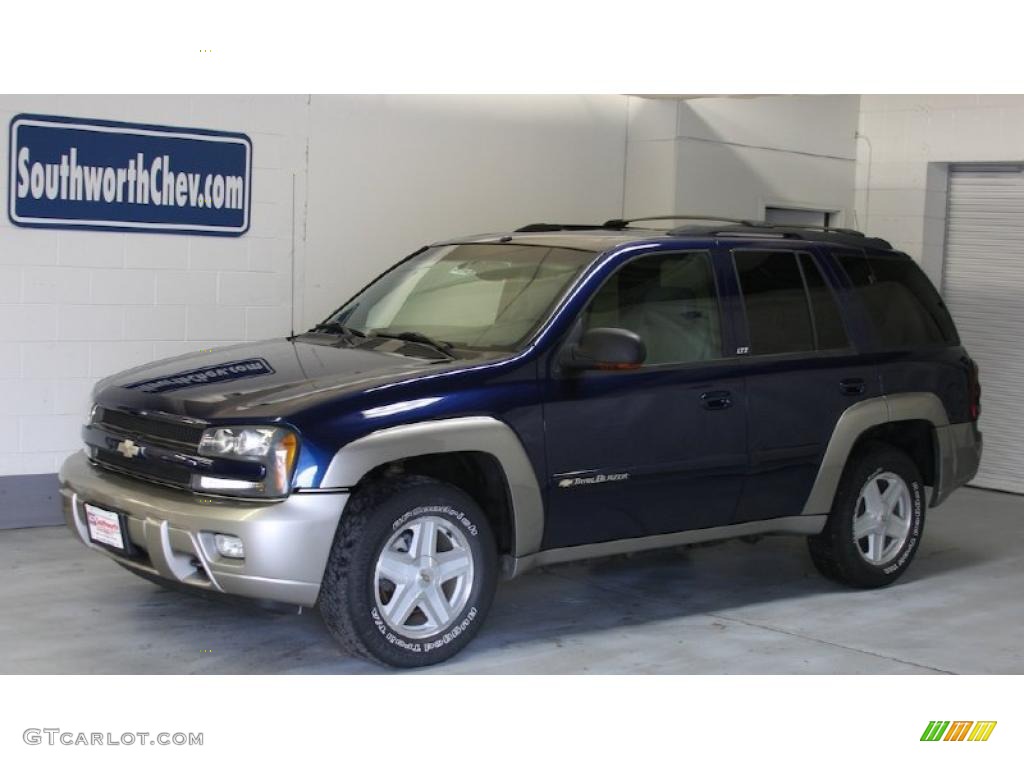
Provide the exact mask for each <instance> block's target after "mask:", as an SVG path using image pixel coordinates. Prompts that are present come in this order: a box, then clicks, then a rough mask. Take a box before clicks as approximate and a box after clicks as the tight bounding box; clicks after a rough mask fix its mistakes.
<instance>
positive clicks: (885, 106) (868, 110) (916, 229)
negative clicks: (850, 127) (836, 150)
mask: <svg viewBox="0 0 1024 768" xmlns="http://www.w3.org/2000/svg"><path fill="white" fill-rule="evenodd" d="M858 131H859V133H860V134H861V137H862V138H861V139H860V140H859V141H858V142H857V175H856V188H857V189H856V196H855V199H856V211H857V221H858V222H859V224H860V226H861V227H864V228H866V229H868V230H870V231H871V232H872V233H873V234H877V235H879V236H881V237H885V238H887V239H889V240H891V241H892V242H893V244H894V245H896V246H897V247H899V248H901V249H903V250H905V251H907V252H908V253H909V254H910V255H911V256H913V257H914V258H915V259H918V260H919V261H920V262H921V265H922V267H923V268H924V270H925V271H926V272H927V273H928V275H929V276H930V277H931V278H932V280H933V281H934V282H935V283H936V284H937V285H938V284H940V283H941V279H942V262H943V258H944V249H945V245H944V236H945V217H946V184H947V172H948V167H949V165H950V164H952V163H972V162H978V163H980V162H1021V161H1024V96H1019V95H918V96H915V95H883V96H862V97H861V110H860V119H859V125H858Z"/></svg>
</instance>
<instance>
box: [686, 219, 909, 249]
mask: <svg viewBox="0 0 1024 768" xmlns="http://www.w3.org/2000/svg"><path fill="white" fill-rule="evenodd" d="M669 234H670V235H674V236H676V237H679V236H682V235H690V236H693V235H699V236H702V237H765V238H780V239H788V240H817V241H819V242H826V243H836V244H837V245H849V246H853V247H858V248H865V247H867V248H881V249H883V250H892V244H891V243H889V241H888V240H883V239H882V238H880V237H868V236H867V235H865V234H864V233H863V232H858V231H857V230H856V229H846V228H844V227H818V226H796V225H793V224H769V223H768V222H748V223H745V224H742V225H740V226H738V227H716V226H708V227H700V226H692V225H691V226H685V227H677V228H676V229H672V230H669Z"/></svg>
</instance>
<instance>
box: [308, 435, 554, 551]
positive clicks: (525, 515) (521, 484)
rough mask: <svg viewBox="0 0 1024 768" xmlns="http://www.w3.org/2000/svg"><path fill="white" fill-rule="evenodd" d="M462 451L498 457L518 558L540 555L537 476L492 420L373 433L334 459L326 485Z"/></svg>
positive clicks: (348, 483) (343, 484) (514, 440)
mask: <svg viewBox="0 0 1024 768" xmlns="http://www.w3.org/2000/svg"><path fill="white" fill-rule="evenodd" d="M458 451H476V452H479V453H486V454H490V455H491V456H493V457H494V458H495V459H497V461H498V463H499V464H500V465H501V468H502V469H503V470H504V472H505V478H506V481H507V482H508V490H509V495H510V497H511V503H512V522H513V528H514V534H515V540H514V544H513V549H514V552H513V555H514V556H515V557H522V556H523V555H529V554H533V553H534V552H536V551H538V550H539V549H540V544H541V539H542V537H543V535H544V503H543V499H542V497H541V492H540V486H539V484H538V483H537V475H536V473H535V472H534V471H533V465H532V464H531V463H530V459H529V457H528V456H527V455H526V451H525V449H524V448H523V444H522V443H521V442H520V440H519V437H518V436H517V435H516V433H515V432H513V431H512V428H511V427H509V426H508V425H507V424H505V423H504V422H502V421H498V420H497V419H494V418H492V417H490V416H464V417H460V418H454V419H441V420H438V421H421V422H417V423H415V424H403V425H400V426H397V427H388V428H387V429H381V430H378V431H377V432H371V433H370V434H369V435H366V436H365V437H361V438H359V439H358V440H353V441H352V442H351V443H349V444H348V445H346V446H345V447H343V448H342V449H341V450H339V451H338V452H337V453H336V454H335V455H334V457H333V458H332V459H331V463H330V464H329V465H328V466H327V472H326V473H325V474H324V478H323V481H322V482H321V483H320V487H321V488H351V487H352V486H354V485H356V484H357V483H358V482H359V481H360V479H362V477H363V476H364V475H365V474H366V473H367V472H369V471H370V470H371V469H373V468H375V467H379V466H380V465H381V464H387V463H388V462H391V461H398V460H399V459H408V458H412V457H413V456H423V455H426V454H437V453H455V452H458Z"/></svg>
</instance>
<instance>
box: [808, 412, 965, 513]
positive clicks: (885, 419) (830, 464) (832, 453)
mask: <svg viewBox="0 0 1024 768" xmlns="http://www.w3.org/2000/svg"><path fill="white" fill-rule="evenodd" d="M911 420H914V421H918V420H919V421H927V422H930V423H931V425H932V427H933V429H934V430H935V436H936V445H937V449H938V453H939V456H938V460H939V463H938V466H937V467H936V470H937V473H938V474H939V476H940V477H943V476H944V475H945V474H946V472H945V468H944V464H945V463H946V462H947V461H948V460H949V459H948V458H947V457H948V456H949V454H950V451H949V450H947V446H946V445H945V442H946V441H947V435H948V431H949V430H948V429H947V428H948V427H949V417H948V416H947V414H946V409H945V407H944V406H943V405H942V401H941V400H940V399H939V398H938V396H937V395H935V394H934V393H932V392H905V393H901V394H896V395H883V396H881V397H872V398H869V399H867V400H861V401H860V402H859V403H855V404H854V405H851V406H850V407H849V408H847V409H846V410H845V411H843V413H842V415H841V416H840V417H839V421H838V422H836V426H835V429H834V430H832V438H831V439H830V440H829V442H828V447H827V448H826V449H825V455H824V457H823V458H822V461H821V466H819V467H818V475H817V477H816V478H815V480H814V485H813V486H812V488H811V493H810V495H809V496H808V497H807V502H806V503H805V504H804V508H803V512H802V513H801V514H804V515H821V514H828V513H829V511H831V509H832V501H833V499H835V495H836V490H837V489H838V487H839V479H840V478H841V477H842V474H843V469H845V467H846V462H847V460H848V459H849V458H850V452H851V451H852V450H853V446H854V445H855V444H856V442H857V440H858V439H859V438H860V436H861V435H863V434H864V433H865V432H866V431H867V430H869V429H871V428H872V427H876V426H879V425H881V424H887V423H889V422H892V421H911ZM940 485H941V482H940V483H936V488H935V491H934V493H933V504H934V503H937V501H935V499H937V498H939V497H940V495H939V486H940Z"/></svg>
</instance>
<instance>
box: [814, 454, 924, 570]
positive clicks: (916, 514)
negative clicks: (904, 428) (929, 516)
mask: <svg viewBox="0 0 1024 768" xmlns="http://www.w3.org/2000/svg"><path fill="white" fill-rule="evenodd" d="M885 473H892V474H894V475H897V476H899V478H901V479H902V480H903V482H904V483H906V486H907V489H908V490H909V499H910V510H909V517H908V520H909V530H908V532H907V536H906V539H905V541H904V542H903V544H902V545H901V546H899V547H898V548H897V549H895V550H894V551H893V552H892V553H891V554H889V555H888V556H887V558H886V560H885V561H884V562H882V563H879V564H877V565H876V564H874V563H871V562H868V560H867V559H866V555H865V554H864V552H865V549H866V547H865V546H864V543H863V542H864V539H862V540H861V542H860V543H858V542H857V541H855V538H854V520H855V519H856V518H857V517H858V516H859V515H861V516H862V515H863V514H864V505H863V503H862V502H861V501H860V495H861V491H862V489H864V488H865V487H866V486H867V484H868V482H869V481H871V480H876V479H877V483H878V485H879V487H881V486H885V485H886V481H885V480H884V474H885ZM925 507H926V500H925V492H924V484H923V483H922V481H921V473H920V472H919V471H918V469H917V465H915V464H914V462H913V461H912V460H911V459H910V457H909V456H907V455H906V454H905V453H903V452H902V451H900V450H899V449H897V448H894V447H892V446H890V445H887V444H884V443H872V444H869V445H867V446H864V447H863V448H862V449H860V450H858V451H857V452H856V453H855V454H854V455H852V456H851V457H850V459H849V461H848V463H847V466H846V469H845V470H844V472H843V476H842V479H841V480H840V482H839V488H838V489H837V491H836V497H835V500H834V501H833V504H832V511H831V514H829V518H828V523H827V524H826V526H825V530H824V531H823V532H822V533H821V534H819V535H818V536H812V537H810V538H809V539H808V546H809V549H810V552H811V560H812V561H813V562H814V565H815V566H816V567H817V569H818V570H819V571H820V572H821V574H822V575H823V576H825V577H826V578H829V579H831V580H832V581H836V582H839V583H840V584H845V585H848V586H851V587H859V588H862V589H873V588H876V587H884V586H887V585H889V584H891V583H892V582H894V581H895V580H896V579H898V578H899V577H900V576H901V575H902V574H903V572H904V571H906V570H907V568H908V567H910V563H911V561H912V560H913V558H914V554H915V553H916V552H917V548H918V546H919V545H920V543H921V536H922V534H923V533H924V518H925ZM897 540H898V539H897ZM892 545H893V546H895V541H893V543H892Z"/></svg>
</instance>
